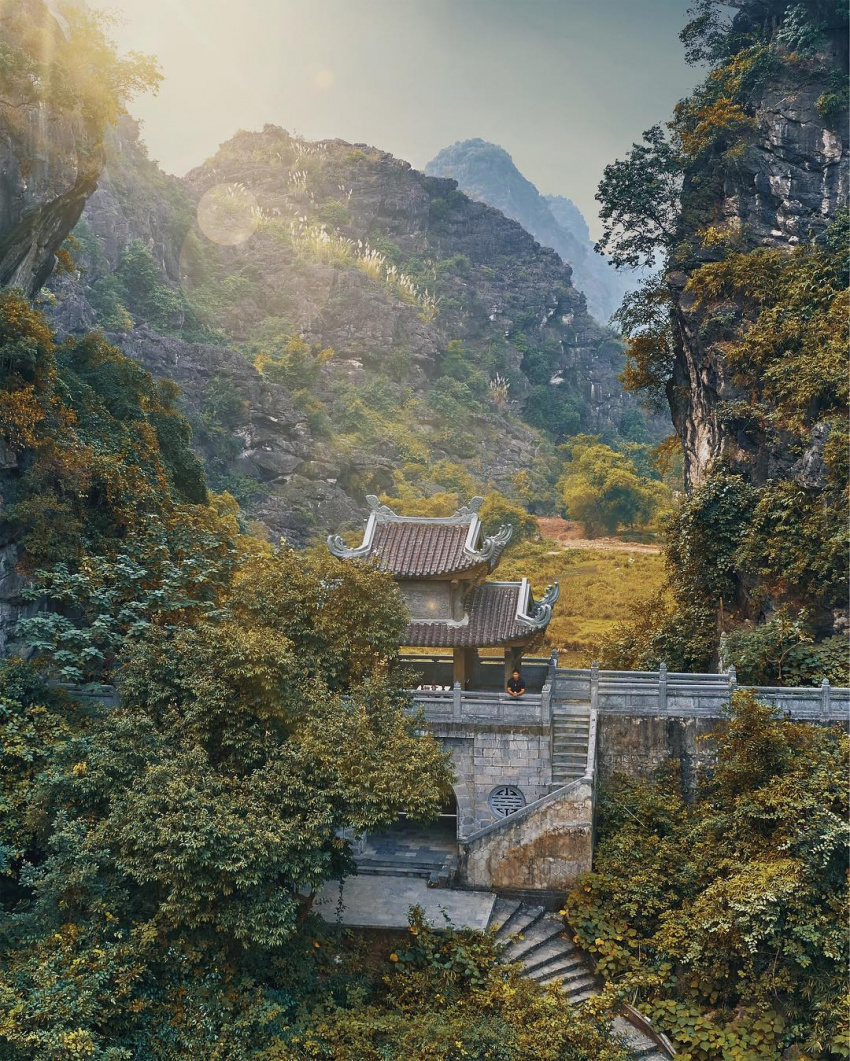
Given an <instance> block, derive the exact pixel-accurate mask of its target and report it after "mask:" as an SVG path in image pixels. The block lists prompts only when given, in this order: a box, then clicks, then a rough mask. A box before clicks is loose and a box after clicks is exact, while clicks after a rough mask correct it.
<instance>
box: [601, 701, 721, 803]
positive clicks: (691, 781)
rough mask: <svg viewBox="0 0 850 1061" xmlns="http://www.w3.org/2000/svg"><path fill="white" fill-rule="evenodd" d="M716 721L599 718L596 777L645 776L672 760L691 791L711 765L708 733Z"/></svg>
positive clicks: (647, 716) (711, 754)
mask: <svg viewBox="0 0 850 1061" xmlns="http://www.w3.org/2000/svg"><path fill="white" fill-rule="evenodd" d="M720 721H721V720H720V719H719V718H705V717H700V718H681V717H659V716H650V715H606V714H601V715H600V716H599V752H598V761H599V776H600V778H601V779H602V780H603V781H604V780H605V779H606V778H609V777H611V775H612V774H628V775H629V776H630V777H649V776H650V775H651V774H652V773H653V772H654V771H655V770H657V769H658V767H659V766H661V764H662V763H664V762H666V761H668V760H670V759H675V760H677V761H678V762H679V764H680V766H681V770H682V782H683V784H684V786H685V788H686V789H689V790H690V789H693V787H694V785H695V784H696V782H697V780H698V778H699V775H700V773H701V772H702V771H703V770H705V768H706V767H707V766H710V764H711V763H712V762H713V758H714V747H713V742H712V741H711V740H710V739H708V734H709V733H711V731H712V730H713V729H715V727H716V726H717V725H718V723H719V722H720Z"/></svg>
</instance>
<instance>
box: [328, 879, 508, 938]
mask: <svg viewBox="0 0 850 1061" xmlns="http://www.w3.org/2000/svg"><path fill="white" fill-rule="evenodd" d="M342 901H343V904H344V909H343V911H342V917H341V918H340V920H341V922H342V924H343V925H346V926H348V927H349V928H407V912H408V910H409V909H410V907H411V906H419V907H421V909H422V912H423V913H424V915H425V919H426V920H427V921H428V922H429V924H431V925H433V926H434V928H437V929H439V928H442V927H443V926H444V925H445V923H446V922H445V917H444V916H443V911H445V914H446V915H447V916H448V918H449V920H450V921H451V923H452V924H453V925H454V927H455V928H477V929H479V930H480V931H483V930H484V929H485V928H486V927H487V925H488V924H489V922H490V915H491V913H492V912H493V904H494V903H495V902H496V896H495V895H493V894H491V893H490V892H461V891H453V890H452V889H451V888H429V887H428V886H427V884H426V882H425V881H424V880H421V879H419V878H417V877H389V876H363V877H346V878H345V882H344V885H343V889H342ZM338 902H339V882H338V881H329V882H328V883H327V884H325V886H324V887H323V888H322V889H321V891H320V892H319V894H318V895H317V896H316V901H315V904H314V906H313V910H314V911H315V912H316V913H317V914H319V916H320V917H322V918H324V920H325V921H329V922H331V923H332V924H333V923H335V922H336V920H337V903H338Z"/></svg>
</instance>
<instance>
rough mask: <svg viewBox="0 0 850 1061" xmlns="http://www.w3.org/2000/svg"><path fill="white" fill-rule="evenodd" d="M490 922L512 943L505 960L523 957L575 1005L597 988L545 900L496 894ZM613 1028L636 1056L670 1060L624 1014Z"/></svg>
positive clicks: (529, 971) (526, 968) (535, 976)
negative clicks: (529, 901)
mask: <svg viewBox="0 0 850 1061" xmlns="http://www.w3.org/2000/svg"><path fill="white" fill-rule="evenodd" d="M490 927H491V928H495V929H496V938H497V939H499V940H501V941H503V942H506V943H507V946H505V948H504V950H503V951H502V954H501V960H502V961H504V962H514V961H518V962H521V963H522V971H523V975H524V976H527V977H528V978H529V980H534V981H535V982H537V983H539V984H553V985H556V986H557V987H558V988H559V989H560V990H561V992H562V993H563V995H564V996H565V998H566V999H567V1001H568V1002H569V1003H570V1005H572V1006H580V1005H582V1004H583V1003H584V1002H586V1001H587V1000H588V999H589V998H592V997H593V996H594V995H595V994H596V990H597V989H596V981H595V979H594V977H593V974H592V973H591V971H590V967H589V965H588V963H587V960H586V958H585V956H584V955H583V954H582V953H581V952H580V951H577V950H576V949H575V947H574V946H573V942H572V940H571V939H569V938H564V935H563V933H564V931H565V928H564V925H563V922H561V920H560V919H559V918H556V917H555V916H554V915H552V914H547V913H546V911H545V910H544V909H543V907H542V906H530V905H528V904H526V903H523V902H518V901H516V900H513V899H505V898H501V897H500V898H497V899H496V902H495V903H494V905H493V910H492V913H491V916H490ZM520 936H521V937H522V938H518V937H520ZM508 941H509V942H508ZM614 1029H615V1031H616V1032H617V1033H618V1034H619V1036H620V1037H621V1039H622V1041H623V1042H624V1044H625V1045H626V1047H627V1049H628V1050H629V1052H630V1053H631V1056H632V1057H633V1058H634V1061H667V1058H666V1055H665V1054H664V1052H663V1051H662V1050H661V1049H660V1048H659V1047H658V1046H656V1044H655V1042H654V1041H653V1040H652V1039H651V1038H650V1037H649V1036H648V1035H645V1034H644V1033H643V1032H642V1031H640V1029H638V1028H636V1027H634V1025H632V1024H630V1023H629V1022H628V1021H627V1020H625V1019H624V1018H623V1017H617V1018H616V1020H615V1021H614Z"/></svg>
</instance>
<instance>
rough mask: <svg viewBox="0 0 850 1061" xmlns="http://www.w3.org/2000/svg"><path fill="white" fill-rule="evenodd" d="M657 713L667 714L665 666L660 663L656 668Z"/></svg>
mask: <svg viewBox="0 0 850 1061" xmlns="http://www.w3.org/2000/svg"><path fill="white" fill-rule="evenodd" d="M658 711H659V714H662V715H666V714H667V664H666V663H662V664H661V666H660V667H659V668H658Z"/></svg>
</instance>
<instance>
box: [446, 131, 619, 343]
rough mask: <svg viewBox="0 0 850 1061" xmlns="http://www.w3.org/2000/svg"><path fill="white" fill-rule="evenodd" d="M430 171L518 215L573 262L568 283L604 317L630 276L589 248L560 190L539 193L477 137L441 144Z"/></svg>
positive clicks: (581, 221) (504, 155) (579, 218)
mask: <svg viewBox="0 0 850 1061" xmlns="http://www.w3.org/2000/svg"><path fill="white" fill-rule="evenodd" d="M425 172H426V173H427V174H428V175H429V176H433V177H452V178H453V179H454V180H456V181H457V183H458V187H459V188H460V190H461V191H463V192H466V194H467V195H469V196H470V197H471V198H473V199H479V200H480V201H481V202H484V203H487V204H488V206H493V207H495V208H496V209H497V210H501V212H502V213H503V214H504V215H505V216H506V217H510V218H512V219H513V220H514V221H518V222H519V223H520V224H521V225H522V226H523V228H524V229H525V230H526V231H527V232H530V233H531V235H532V236H534V238H535V239H536V240H537V241H538V243H540V244H542V245H543V246H544V247H551V248H552V249H553V250H555V251H557V253H558V254H559V255H560V257H561V258H562V259H563V261H564V262H566V263H567V264H568V265H570V266H571V267H572V271H573V283H574V284H575V286H576V287H577V288H578V289H579V290H580V291H583V292H584V295H585V297H586V299H587V305H588V309H589V310H590V312H591V313H592V314H593V316H595V317H596V318H597V319H598V320H600V321H603V322H605V321H608V320H609V319H610V317H611V315H612V314H613V313H614V312H615V311H616V309H617V308H618V307H619V305H620V302H621V301H622V298H623V295H624V294H625V293H626V292H627V291H629V290H631V289H632V288H633V287H634V286H635V277H634V275H633V274H629V273H627V272H618V271H617V270H616V269H614V267H613V266H612V265H611V264H610V263H609V262H608V261H607V260H606V259H605V258H604V257H603V256H602V255H599V254H597V253H596V252H595V251H594V249H593V241H592V239H591V237H590V229H589V227H588V224H587V221H586V220H585V218H584V215H583V214H582V213H581V211H580V210H579V208H578V207H577V206H576V205H575V203H574V202H573V201H572V200H571V199H568V198H567V197H565V196H560V195H545V196H544V195H541V194H540V192H539V191H538V189H537V188H536V187H535V185H534V184H533V183H532V182H531V181H530V180H529V179H528V178H527V177H526V176H524V174H523V173H521V172H520V170H519V169H518V168H517V166H516V163H515V162H514V160H513V158H512V157H511V155H510V153H509V152H508V151H506V150H505V148H503V147H501V146H500V145H499V144H493V143H491V142H489V141H487V140H482V139H481V138H480V137H473V138H472V139H469V140H459V141H458V142H457V143H454V144H452V145H451V146H450V147H445V148H443V150H442V151H440V152H439V153H438V154H437V155H436V156H435V157H434V158H433V159H432V160H431V161H430V162H429V163H428V165H427V166H426V167H425Z"/></svg>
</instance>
